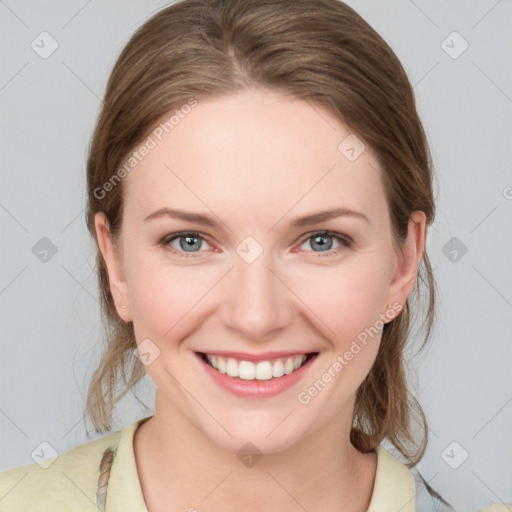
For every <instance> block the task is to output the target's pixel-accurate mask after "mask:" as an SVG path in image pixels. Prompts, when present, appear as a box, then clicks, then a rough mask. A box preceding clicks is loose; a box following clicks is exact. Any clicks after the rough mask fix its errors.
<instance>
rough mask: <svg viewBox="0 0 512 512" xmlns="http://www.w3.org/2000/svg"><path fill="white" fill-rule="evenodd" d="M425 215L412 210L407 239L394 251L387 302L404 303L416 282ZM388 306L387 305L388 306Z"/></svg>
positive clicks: (423, 235) (421, 250)
mask: <svg viewBox="0 0 512 512" xmlns="http://www.w3.org/2000/svg"><path fill="white" fill-rule="evenodd" d="M426 219H427V217H426V215H425V212H423V211H419V210H418V211H414V212H412V214H411V217H410V219H409V227H408V233H407V240H406V242H405V243H404V244H403V246H402V247H400V248H399V249H398V251H397V252H396V269H395V272H394V275H393V278H392V281H391V283H390V285H389V290H388V295H387V304H395V303H396V302H398V303H399V304H400V311H401V310H402V309H403V307H404V305H405V301H406V300H407V297H408V296H409V295H410V293H411V292H412V290H413V288H414V284H415V282H416V277H417V275H418V268H419V265H420V262H421V258H422V255H423V250H424V248H425V231H426ZM389 307H390V306H387V308H389Z"/></svg>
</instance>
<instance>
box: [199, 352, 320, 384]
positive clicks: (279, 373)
mask: <svg viewBox="0 0 512 512" xmlns="http://www.w3.org/2000/svg"><path fill="white" fill-rule="evenodd" d="M198 354H199V355H200V357H201V359H202V360H203V361H204V362H205V363H206V364H207V365H209V366H211V367H212V368H214V369H215V370H217V371H218V372H219V373H222V374H224V375H228V376H229V377H233V378H238V379H242V380H258V381H265V380H274V379H278V378H280V377H283V376H284V375H289V374H291V373H293V372H294V371H296V370H298V369H299V368H301V367H302V366H304V365H305V364H306V363H307V362H308V361H310V360H311V359H313V358H314V357H315V356H317V355H318V352H309V353H306V354H301V355H297V356H289V357H278V358H275V359H271V360H268V361H260V362H258V363H253V362H251V361H245V360H243V359H235V358H233V357H221V356H217V355H211V354H206V353H204V352H198Z"/></svg>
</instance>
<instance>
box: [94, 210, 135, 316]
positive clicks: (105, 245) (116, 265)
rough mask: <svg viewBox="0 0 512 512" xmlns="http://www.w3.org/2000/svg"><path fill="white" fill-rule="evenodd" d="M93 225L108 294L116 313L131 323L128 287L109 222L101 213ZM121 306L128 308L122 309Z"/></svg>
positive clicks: (97, 214)
mask: <svg viewBox="0 0 512 512" xmlns="http://www.w3.org/2000/svg"><path fill="white" fill-rule="evenodd" d="M94 225H95V227H96V236H97V238H98V246H99V248H100V251H101V254H102V256H103V259H104V260H105V264H106V266H107V270H108V282H109V287H110V293H111V294H112V297H113V298H114V303H115V305H116V308H117V313H118V314H119V316H120V317H121V318H122V319H123V320H124V321H125V322H131V321H132V315H131V312H130V305H129V301H128V298H129V297H128V286H127V284H126V281H125V278H124V274H123V267H122V261H121V257H120V255H119V253H118V251H117V249H116V247H115V246H114V244H113V242H112V239H111V236H110V226H109V222H108V219H107V218H106V216H105V214H104V213H103V212H98V213H96V214H95V216H94ZM121 306H128V307H127V308H122V307H121Z"/></svg>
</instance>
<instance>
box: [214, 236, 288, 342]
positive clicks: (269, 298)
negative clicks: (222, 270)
mask: <svg viewBox="0 0 512 512" xmlns="http://www.w3.org/2000/svg"><path fill="white" fill-rule="evenodd" d="M247 247H249V250H248V251H246V252H244V251H243V249H244V248H245V249H247ZM255 249H256V248H255V247H254V246H251V245H250V242H249V245H248V246H247V245H244V244H243V243H242V244H240V246H239V247H238V248H237V253H238V254H235V255H234V268H233V270H232V271H231V272H230V275H229V276H228V278H227V288H228V289H227V291H226V295H225V296H224V297H223V298H222V301H223V321H224V324H225V325H226V326H228V327H229V328H231V329H235V330H238V331H239V332H241V333H242V335H243V336H244V337H248V338H251V339H258V338H264V337H265V336H267V335H269V334H270V333H273V332H275V331H276V330H278V329H282V328H283V327H285V326H286V324H287V322H288V321H289V320H290V318H291V314H290V313H291V312H290V307H291V304H290V303H289V295H288V294H287V293H286V292H287V289H286V287H285V286H284V285H283V283H281V282H280V280H279V279H278V278H277V277H276V275H275V274H274V272H275V270H274V269H273V264H272V258H271V251H264V250H263V251H262V252H261V253H260V254H259V255H257V257H256V258H255V259H253V258H254V257H255ZM248 254H251V257H249V256H247V255H248ZM271 269H272V270H271Z"/></svg>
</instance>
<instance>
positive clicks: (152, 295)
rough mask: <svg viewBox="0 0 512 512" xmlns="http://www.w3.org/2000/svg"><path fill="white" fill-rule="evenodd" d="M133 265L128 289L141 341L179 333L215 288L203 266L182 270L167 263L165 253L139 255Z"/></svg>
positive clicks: (134, 321) (134, 259) (162, 251)
mask: <svg viewBox="0 0 512 512" xmlns="http://www.w3.org/2000/svg"><path fill="white" fill-rule="evenodd" d="M160 251H161V252H160ZM130 265H131V269H132V270H131V272H130V280H129V282H128V289H129V293H130V296H131V298H132V303H133V304H134V311H133V324H134V328H135V331H136V336H137V339H138V340H139V339H142V338H144V337H150V338H151V337H152V338H154V339H155V341H157V340H160V339H163V338H164V337H169V336H170V331H171V330H173V331H174V333H176V332H178V331H179V330H180V327H181V328H182V326H183V325H185V324H186V321H184V320H185V319H186V318H187V314H188V313H189V312H191V311H192V310H193V309H194V307H195V305H198V302H199V301H200V299H201V297H203V296H204V295H205V294H206V293H207V292H208V290H209V289H210V288H211V286H212V284H211V282H210V281H212V279H213V278H212V279H209V278H208V273H207V272H205V270H204V269H202V268H201V265H198V266H193V265H190V266H186V265H184V266H180V265H177V264H175V263H171V262H169V261H166V259H165V254H164V250H163V249H155V252H153V253H152V254H140V255H136V256H135V257H134V258H133V260H132V261H131V262H130ZM214 281H215V280H214V279H213V281H212V282H214Z"/></svg>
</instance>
